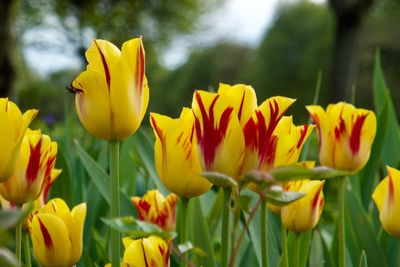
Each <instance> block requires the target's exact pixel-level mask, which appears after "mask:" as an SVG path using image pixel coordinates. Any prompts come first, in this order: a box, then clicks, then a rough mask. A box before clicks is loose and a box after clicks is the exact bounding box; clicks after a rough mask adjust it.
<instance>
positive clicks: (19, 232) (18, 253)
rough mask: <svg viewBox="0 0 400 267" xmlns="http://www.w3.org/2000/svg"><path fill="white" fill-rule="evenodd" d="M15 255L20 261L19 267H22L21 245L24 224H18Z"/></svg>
mask: <svg viewBox="0 0 400 267" xmlns="http://www.w3.org/2000/svg"><path fill="white" fill-rule="evenodd" d="M15 242H16V243H15V255H16V256H17V259H18V267H21V266H22V255H21V243H22V222H19V223H18V224H17V228H16V229H15Z"/></svg>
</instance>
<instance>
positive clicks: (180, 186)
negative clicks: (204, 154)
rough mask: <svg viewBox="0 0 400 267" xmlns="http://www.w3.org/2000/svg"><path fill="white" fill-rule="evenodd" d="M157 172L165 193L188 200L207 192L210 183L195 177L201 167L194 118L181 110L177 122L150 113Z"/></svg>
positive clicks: (191, 114) (185, 110) (189, 112)
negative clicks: (171, 193)
mask: <svg viewBox="0 0 400 267" xmlns="http://www.w3.org/2000/svg"><path fill="white" fill-rule="evenodd" d="M150 122H151V126H152V127H153V130H154V133H155V136H156V142H155V145H154V157H155V165H156V169H157V173H158V175H159V177H160V178H161V181H162V182H163V183H164V184H165V186H166V187H167V188H168V190H169V191H171V192H173V193H175V194H177V195H178V196H180V197H184V198H191V197H195V196H198V195H201V194H203V193H205V192H206V191H208V190H209V189H210V187H211V183H210V182H208V180H207V179H205V178H204V177H201V176H199V175H198V174H199V173H201V166H200V161H199V157H198V154H197V147H196V142H195V138H196V137H195V134H194V116H193V113H192V111H191V110H190V109H187V108H184V109H183V110H182V113H181V115H180V117H179V118H178V119H171V118H170V117H167V116H163V115H160V114H155V113H152V114H151V116H150Z"/></svg>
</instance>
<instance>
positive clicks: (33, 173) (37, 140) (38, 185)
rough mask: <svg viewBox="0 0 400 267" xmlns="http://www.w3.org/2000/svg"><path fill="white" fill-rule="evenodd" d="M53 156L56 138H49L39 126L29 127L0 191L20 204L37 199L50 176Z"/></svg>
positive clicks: (9, 199)
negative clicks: (53, 139) (13, 168)
mask: <svg viewBox="0 0 400 267" xmlns="http://www.w3.org/2000/svg"><path fill="white" fill-rule="evenodd" d="M56 156H57V143H56V142H52V141H51V139H50V137H49V136H48V135H45V134H42V133H41V131H40V130H35V131H32V130H30V129H28V130H27V131H26V133H25V136H24V138H23V140H22V143H21V149H20V151H19V157H18V161H17V164H16V167H15V170H14V173H13V175H12V176H11V177H10V178H9V179H8V180H7V181H5V182H3V183H1V184H0V194H1V195H2V196H3V197H4V198H5V199H6V200H8V201H10V202H12V203H15V204H17V205H19V206H21V205H22V204H24V203H27V202H29V201H30V200H35V199H37V198H38V197H39V195H40V194H41V192H42V191H43V190H44V187H45V185H46V184H48V181H47V180H51V174H52V171H53V169H54V165H55V161H56ZM53 175H55V173H54V174H53Z"/></svg>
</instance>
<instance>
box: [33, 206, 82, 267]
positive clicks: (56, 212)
mask: <svg viewBox="0 0 400 267" xmlns="http://www.w3.org/2000/svg"><path fill="white" fill-rule="evenodd" d="M85 217H86V204H85V203H82V204H79V205H78V206H76V207H74V208H73V209H72V211H70V209H69V208H68V206H67V204H66V203H65V202H64V200H62V199H59V198H56V199H52V200H50V201H49V202H48V203H47V204H46V206H44V207H43V208H42V209H40V210H39V211H37V213H36V214H35V215H33V216H32V217H31V220H30V221H29V232H30V235H31V239H32V246H33V251H34V253H35V255H36V258H37V260H38V261H39V262H40V264H42V265H43V266H44V267H71V266H73V265H74V264H76V263H77V262H78V261H79V258H80V257H81V255H82V235H83V224H84V221H85Z"/></svg>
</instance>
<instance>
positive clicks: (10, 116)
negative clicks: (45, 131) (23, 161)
mask: <svg viewBox="0 0 400 267" xmlns="http://www.w3.org/2000/svg"><path fill="white" fill-rule="evenodd" d="M37 112H38V111H37V110H35V109H30V110H28V111H26V112H25V113H24V114H22V113H21V111H20V110H19V108H18V107H17V105H15V104H14V103H13V102H11V101H9V100H8V99H7V98H0V125H1V129H2V130H1V135H0V147H1V153H0V182H3V181H5V180H7V179H8V178H10V177H11V175H12V174H13V172H14V168H15V164H16V162H17V159H18V155H19V150H20V146H21V142H22V138H23V137H24V134H25V131H26V129H27V128H28V126H29V124H30V123H31V121H32V120H33V119H34V118H35V117H36V114H37Z"/></svg>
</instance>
